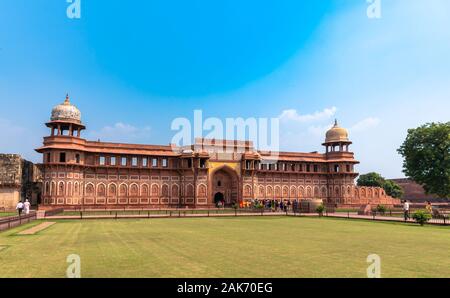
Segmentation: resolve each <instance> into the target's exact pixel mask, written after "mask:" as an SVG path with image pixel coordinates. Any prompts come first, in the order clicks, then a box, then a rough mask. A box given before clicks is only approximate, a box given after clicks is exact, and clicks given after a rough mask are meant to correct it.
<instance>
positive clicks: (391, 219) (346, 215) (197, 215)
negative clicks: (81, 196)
mask: <svg viewBox="0 0 450 298" xmlns="http://www.w3.org/2000/svg"><path fill="white" fill-rule="evenodd" d="M287 215H288V216H299V217H318V214H317V213H302V214H298V213H296V214H294V213H292V212H290V213H288V214H287ZM241 216H246V217H249V216H250V217H258V216H286V213H285V212H264V213H259V212H237V213H234V212H230V213H215V212H211V213H210V214H208V213H194V214H193V213H189V212H186V213H184V212H183V211H181V212H178V211H173V212H172V214H170V213H168V214H151V213H150V214H144V213H142V214H130V215H126V214H120V213H117V215H115V214H111V215H87V214H83V216H82V217H81V216H80V215H55V216H47V217H46V219H52V220H58V219H126V218H129V219H138V218H201V217H241ZM324 217H332V218H349V219H360V220H371V221H386V222H401V223H404V222H405V220H404V219H403V217H394V216H381V215H380V216H378V215H377V216H375V217H374V216H373V215H358V214H357V213H339V212H337V213H329V214H327V215H325V214H324ZM407 223H416V222H415V220H413V219H409V220H408V221H407ZM428 224H434V225H444V224H445V225H450V220H448V219H447V220H446V221H444V220H443V219H432V220H431V221H429V222H428Z"/></svg>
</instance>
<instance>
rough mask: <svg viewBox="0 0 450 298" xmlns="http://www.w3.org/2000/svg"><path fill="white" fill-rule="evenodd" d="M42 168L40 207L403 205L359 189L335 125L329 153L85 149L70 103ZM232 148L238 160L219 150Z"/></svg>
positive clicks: (53, 125)
mask: <svg viewBox="0 0 450 298" xmlns="http://www.w3.org/2000/svg"><path fill="white" fill-rule="evenodd" d="M46 125H47V127H49V128H50V132H51V134H50V136H47V137H44V144H43V146H42V147H40V148H38V149H36V151H37V152H39V153H42V154H43V163H42V164H41V165H40V168H41V170H42V175H43V180H44V181H43V196H42V198H43V199H42V201H41V205H42V206H41V207H44V208H45V207H49V208H50V207H64V208H79V207H85V208H90V207H91V208H98V207H102V208H105V207H106V208H118V207H121V208H124V207H127V208H132V207H139V208H140V207H146V208H158V207H190V208H201V207H207V206H212V205H214V204H215V203H216V202H218V201H225V203H226V204H232V203H239V204H242V203H244V202H246V201H249V200H251V199H256V198H257V199H276V200H295V199H298V200H308V199H322V200H323V201H324V202H325V203H327V204H336V205H339V206H343V205H363V204H368V203H371V204H384V205H393V204H398V203H399V201H398V200H395V199H393V198H391V197H389V196H387V195H386V193H385V192H384V190H383V189H381V188H372V187H357V186H355V183H354V180H355V178H356V177H357V176H358V174H357V173H356V172H355V168H354V166H355V165H356V164H358V163H359V162H358V161H356V160H355V159H354V154H353V153H352V152H350V150H349V146H350V145H351V144H352V143H351V142H350V140H349V139H348V132H347V130H345V129H344V128H341V127H339V126H338V125H337V123H336V124H335V126H334V127H333V128H331V129H330V130H329V131H328V132H327V133H326V139H325V142H324V143H323V146H324V147H325V153H297V152H279V153H278V154H277V159H276V160H274V157H273V155H271V154H268V153H265V152H261V151H258V150H256V149H255V148H254V147H253V144H252V142H244V141H217V140H207V139H197V140H196V142H195V144H194V145H192V146H189V147H188V148H187V147H174V146H170V145H168V146H157V145H133V144H119V143H105V142H94V141H87V140H85V139H83V138H82V137H81V132H82V131H83V130H84V129H85V126H84V125H83V124H82V122H81V113H80V111H79V110H78V109H77V108H76V107H75V106H74V105H72V104H71V103H70V101H69V98H68V97H67V98H66V100H65V102H64V103H63V104H60V105H58V106H56V107H55V108H53V110H52V115H51V119H50V122H48V123H47V124H46ZM224 146H226V147H227V148H229V147H232V148H234V149H235V150H234V152H231V153H230V152H229V151H227V153H223V152H224V151H223V150H222V149H223V148H224Z"/></svg>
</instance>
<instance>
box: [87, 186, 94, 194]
mask: <svg viewBox="0 0 450 298" xmlns="http://www.w3.org/2000/svg"><path fill="white" fill-rule="evenodd" d="M86 195H87V196H90V197H92V196H94V185H92V184H88V185H86Z"/></svg>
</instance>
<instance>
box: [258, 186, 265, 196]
mask: <svg viewBox="0 0 450 298" xmlns="http://www.w3.org/2000/svg"><path fill="white" fill-rule="evenodd" d="M264 193H265V192H264V186H262V185H261V186H260V187H259V196H260V197H261V198H264Z"/></svg>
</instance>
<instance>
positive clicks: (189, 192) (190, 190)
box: [186, 184, 194, 197]
mask: <svg viewBox="0 0 450 298" xmlns="http://www.w3.org/2000/svg"><path fill="white" fill-rule="evenodd" d="M186 196H187V197H193V196H194V186H192V184H189V185H187V186H186Z"/></svg>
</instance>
